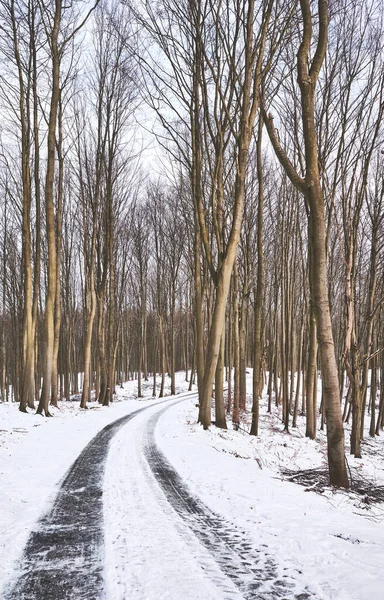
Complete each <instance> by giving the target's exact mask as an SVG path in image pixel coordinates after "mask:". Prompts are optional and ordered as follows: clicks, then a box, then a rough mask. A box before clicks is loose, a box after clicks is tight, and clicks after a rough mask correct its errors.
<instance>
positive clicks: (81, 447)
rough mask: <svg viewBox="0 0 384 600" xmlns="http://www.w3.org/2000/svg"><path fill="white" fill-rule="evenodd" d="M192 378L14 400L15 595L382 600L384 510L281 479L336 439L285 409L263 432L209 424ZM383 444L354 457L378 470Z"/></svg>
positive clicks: (6, 536)
mask: <svg viewBox="0 0 384 600" xmlns="http://www.w3.org/2000/svg"><path fill="white" fill-rule="evenodd" d="M186 385H187V384H186V383H185V382H184V381H183V379H182V377H181V376H180V377H179V381H178V389H179V390H180V392H181V393H180V394H179V395H178V396H176V397H173V398H171V397H167V398H166V399H163V400H159V399H154V398H151V382H146V389H145V393H146V398H145V399H142V400H138V399H137V398H135V383H134V382H129V384H126V385H125V386H124V389H121V390H119V398H118V400H117V401H116V402H114V403H113V405H112V406H111V407H110V408H104V407H100V406H99V405H97V403H92V406H91V410H89V411H82V410H81V409H79V406H78V404H76V403H75V402H73V403H62V405H61V406H60V408H59V409H56V412H55V418H54V419H42V418H41V417H39V416H37V415H34V414H31V413H30V414H28V415H24V414H22V413H19V412H18V411H17V406H15V405H10V404H9V405H1V406H0V409H1V419H2V427H1V429H0V598H1V600H5V598H7V599H12V600H15V599H16V598H17V599H18V600H48V599H49V600H66V599H71V600H92V599H94V600H154V599H155V598H156V600H180V599H181V598H182V599H183V600H184V599H185V600H200V599H201V600H203V599H204V600H205V599H209V600H211V599H212V600H225V599H228V600H236V599H239V600H240V599H241V598H243V599H247V600H248V599H251V598H255V599H257V600H261V599H268V600H272V599H273V600H274V599H275V598H276V599H278V598H280V599H286V600H294V599H296V600H297V599H300V600H304V599H307V598H312V599H316V600H381V598H382V597H383V594H382V591H383V590H382V586H383V579H382V565H383V561H384V537H383V522H384V521H383V519H382V518H381V517H382V507H381V506H380V505H378V506H374V505H372V506H370V505H365V504H364V503H362V501H361V500H359V499H357V498H356V496H353V495H352V496H350V495H348V494H345V493H342V492H336V491H335V490H331V489H325V490H324V492H323V495H319V494H315V493H313V492H310V493H306V490H305V489H304V488H302V487H300V486H297V485H295V484H293V483H288V482H286V481H282V480H281V477H280V475H279V467H280V466H281V465H292V467H294V468H297V469H300V468H305V467H306V466H311V465H316V464H321V463H322V461H323V455H324V442H323V441H313V440H308V439H306V438H305V437H304V435H303V433H302V430H300V428H298V429H297V430H296V431H295V432H292V434H291V435H287V434H284V432H282V431H281V432H279V428H281V429H282V426H281V424H280V416H279V414H278V413H276V415H274V416H272V417H271V415H267V414H265V415H263V416H262V419H263V422H262V427H261V435H260V436H259V437H258V438H252V437H250V436H248V435H246V433H245V432H241V431H238V432H236V431H233V430H232V429H231V427H230V424H229V429H228V430H227V431H223V430H220V429H216V428H215V427H212V428H211V429H210V430H209V431H203V430H202V429H201V427H200V426H199V425H198V424H197V423H196V415H197V410H196V406H195V405H196V397H195V396H194V394H193V393H192V394H191V393H183V389H184V390H185V386H186ZM183 386H184V387H183ZM272 429H273V433H272ZM320 435H321V434H320ZM320 435H319V437H320ZM381 449H382V445H380V444H377V445H376V453H375V455H372V456H370V457H368V456H366V457H365V459H364V461H360V462H357V463H356V465H360V466H361V468H362V469H363V468H364V469H365V470H366V471H368V469H369V470H370V471H371V472H373V471H376V473H377V474H378V475H379V474H380V473H381V471H380V470H379V469H380V464H381ZM349 461H351V459H349ZM71 464H72V465H73V466H72V467H71ZM355 468H356V466H355ZM368 472H369V471H368ZM31 532H32V533H31ZM23 548H24V552H23Z"/></svg>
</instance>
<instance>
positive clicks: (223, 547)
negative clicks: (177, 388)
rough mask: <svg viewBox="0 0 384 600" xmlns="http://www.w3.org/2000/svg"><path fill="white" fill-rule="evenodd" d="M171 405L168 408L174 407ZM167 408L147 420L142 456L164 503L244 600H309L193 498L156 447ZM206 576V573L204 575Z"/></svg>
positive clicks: (263, 551)
mask: <svg viewBox="0 0 384 600" xmlns="http://www.w3.org/2000/svg"><path fill="white" fill-rule="evenodd" d="M174 405H175V404H173V405H172V406H174ZM169 408H171V407H170V406H167V407H165V408H163V409H162V410H160V411H159V412H157V413H156V414H155V415H153V416H152V417H150V419H149V420H148V422H147V429H146V432H145V436H144V456H145V458H146V460H147V462H148V464H149V467H150V469H151V471H152V473H153V475H154V476H155V478H156V480H157V481H158V483H159V485H160V487H161V489H162V490H163V492H164V494H165V496H166V498H167V500H168V502H169V503H170V504H171V505H172V507H173V508H174V510H175V511H176V513H177V514H178V515H179V516H180V517H181V519H182V520H183V522H184V523H185V524H186V525H187V526H188V527H189V528H190V530H191V531H192V532H193V533H194V535H195V536H196V537H197V539H198V540H199V541H200V543H201V544H202V545H203V546H204V547H205V548H206V549H207V550H208V551H209V553H210V554H211V555H212V556H213V557H214V559H215V561H216V563H217V564H218V566H219V567H220V569H221V571H222V572H223V573H224V574H225V575H226V576H227V577H228V578H229V579H230V580H231V581H232V582H233V583H234V584H235V585H236V587H237V588H238V589H239V591H240V592H241V594H242V596H243V597H244V599H245V600H256V599H257V600H277V599H281V600H294V599H295V600H309V599H313V598H314V596H313V594H311V593H310V592H309V591H307V590H303V591H302V592H297V591H296V590H297V584H296V582H295V581H294V580H293V579H292V578H290V577H288V576H283V577H279V576H278V573H277V565H276V562H275V561H274V559H273V558H272V557H271V556H269V555H268V553H267V547H266V546H261V547H259V548H256V547H255V546H253V544H252V543H251V542H250V541H249V540H248V539H247V537H246V536H245V535H244V532H242V531H240V530H234V527H233V524H231V523H230V522H228V521H226V520H225V519H224V518H222V517H220V516H219V515H217V514H215V513H214V512H213V511H211V510H210V509H209V508H208V507H207V506H206V505H205V504H203V502H201V501H200V500H199V499H198V498H197V497H196V496H194V495H193V494H192V493H191V492H190V490H189V489H188V487H187V485H186V484H185V483H184V482H183V480H182V479H181V477H180V476H179V474H178V473H177V471H176V470H175V469H174V468H173V467H172V465H171V464H170V463H169V461H168V460H167V459H166V457H165V456H164V454H163V453H162V452H161V450H160V449H159V448H158V446H157V445H156V440H155V428H156V425H157V423H158V420H159V419H160V417H161V416H162V415H163V414H164V412H165V411H167V410H168V409H169ZM207 574H208V575H209V573H207Z"/></svg>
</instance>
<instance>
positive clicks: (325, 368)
mask: <svg viewBox="0 0 384 600" xmlns="http://www.w3.org/2000/svg"><path fill="white" fill-rule="evenodd" d="M300 8H301V15H302V23H303V29H302V37H301V43H300V47H299V50H298V54H297V72H298V83H299V87H300V95H301V111H302V115H301V117H302V125H303V137H304V146H305V167H306V172H305V178H304V179H303V178H302V177H300V176H299V175H298V173H297V172H296V170H295V168H294V166H293V165H292V163H291V162H290V160H289V158H288V156H287V154H286V153H285V151H284V150H283V148H282V146H281V143H280V140H279V137H278V135H277V132H276V129H275V127H274V125H273V117H271V116H269V117H268V116H267V114H266V112H265V111H263V116H264V120H265V123H266V126H267V130H268V134H269V137H270V139H271V142H272V145H273V147H274V150H275V152H276V154H277V156H278V158H279V160H280V162H281V164H282V165H283V167H284V169H285V171H286V173H287V175H288V177H289V178H290V179H291V181H292V183H293V184H294V185H295V187H296V188H297V189H298V190H299V191H300V192H301V193H302V194H303V195H304V197H305V199H306V202H307V206H308V209H309V232H310V239H309V245H310V252H311V269H310V274H309V279H310V291H311V301H312V305H313V307H314V311H315V317H316V325H317V338H318V343H319V351H320V363H321V370H322V383H323V401H324V408H325V418H326V422H327V442H328V465H329V476H330V482H331V484H333V485H336V486H340V487H346V488H348V487H349V482H348V476H347V470H346V464H345V455H344V452H345V449H344V430H343V424H342V419H341V408H340V394H339V379H338V370H337V364H336V356H335V347H334V342H333V334H332V323H331V314H330V308H329V298H328V281H327V255H326V245H325V243H326V226H325V215H324V195H323V190H322V188H321V184H320V174H319V157H318V148H317V135H316V127H315V89H316V84H317V80H318V76H319V72H320V69H321V67H322V64H323V61H324V57H325V53H326V48H327V40H328V2H327V1H326V0H319V2H318V9H319V14H318V29H319V31H318V37H317V42H316V48H315V51H314V53H313V54H312V52H311V56H310V48H311V45H312V43H313V39H312V38H313V33H312V13H311V4H310V1H309V0H300ZM312 57H313V58H312Z"/></svg>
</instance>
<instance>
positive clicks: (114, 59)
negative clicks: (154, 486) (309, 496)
mask: <svg viewBox="0 0 384 600" xmlns="http://www.w3.org/2000/svg"><path fill="white" fill-rule="evenodd" d="M383 19H384V12H383V7H382V3H381V2H380V1H379V0H360V1H358V2H354V3H350V2H347V0H332V2H327V1H325V0H319V1H318V2H314V1H312V0H300V2H298V3H292V2H289V1H287V0H262V1H258V0H228V1H227V2H217V1H216V0H185V1H182V2H180V0H158V1H156V2H152V1H149V2H148V1H144V0H136V1H134V0H133V1H132V2H128V1H123V2H122V1H119V0H101V1H100V2H95V3H90V2H78V1H77V2H75V1H74V0H72V1H69V2H65V3H64V2H62V1H61V0H2V1H1V2H0V32H1V34H0V114H1V125H0V272H1V276H0V317H1V319H0V397H1V401H3V402H10V401H12V402H18V403H19V406H20V410H21V411H24V412H27V411H28V410H31V409H35V410H37V412H38V413H41V414H43V415H46V416H49V415H50V412H49V411H50V408H49V407H50V404H53V405H55V404H57V402H58V400H59V399H67V400H68V399H69V398H70V397H71V395H74V394H81V406H82V407H83V408H86V407H87V403H88V402H89V401H90V399H91V397H96V398H97V399H98V401H99V402H100V403H102V404H104V405H108V404H109V403H110V402H111V401H112V400H113V394H114V390H115V387H116V386H117V385H120V384H122V383H123V382H124V381H126V380H127V379H130V378H136V379H137V382H138V384H137V390H138V396H139V397H140V396H141V389H142V382H143V381H144V380H147V379H148V377H149V375H152V376H153V377H154V393H156V387H155V386H156V378H157V381H159V380H161V387H160V396H162V395H163V394H164V380H165V375H166V374H169V375H170V377H171V380H172V386H171V387H172V393H175V372H176V371H180V370H184V371H185V377H186V378H187V380H189V381H190V386H192V384H193V383H196V384H197V385H198V390H199V409H198V410H199V414H198V419H199V421H200V422H201V423H202V426H203V427H204V428H205V429H207V428H208V427H209V426H210V425H211V405H212V396H213V395H214V397H215V402H214V407H215V424H216V426H217V427H222V428H226V422H227V420H228V419H230V420H232V421H233V423H234V424H236V425H238V424H239V422H240V417H241V411H244V410H246V409H247V410H251V412H252V426H251V430H250V433H251V434H252V435H258V431H259V401H260V398H261V395H262V392H263V390H264V394H266V397H267V402H268V411H269V412H270V411H271V408H272V404H273V403H275V404H277V405H281V407H282V422H283V427H284V429H285V430H286V431H290V429H291V428H292V427H295V426H296V422H297V418H298V415H299V414H303V415H305V418H306V435H307V436H308V437H309V438H312V439H314V438H315V437H316V431H317V429H318V428H321V429H326V432H327V442H328V463H329V472H330V481H331V483H333V484H335V485H339V486H343V487H348V477H347V472H346V465H345V441H344V431H343V422H350V423H351V425H352V434H351V439H350V448H349V450H350V452H351V453H352V454H354V455H355V456H356V457H360V456H361V440H362V439H363V434H364V422H365V421H366V422H367V421H369V435H370V436H371V437H372V438H374V437H375V436H378V435H380V433H381V431H382V430H383V427H384V385H383V379H382V377H383V373H384V352H383V349H384V304H383V299H384V268H383V265H384V256H383V252H384V181H383V177H384V169H383V166H384V164H383V163H384V140H383V112H384V50H383V47H384V46H383V41H384V38H383V33H384V21H383ZM250 367H253V394H252V396H253V397H252V398H248V400H249V401H251V403H248V405H246V400H247V398H246V383H245V379H246V371H247V369H248V368H250ZM319 376H320V377H319ZM320 386H321V393H320ZM318 398H319V399H320V398H321V400H319V401H318ZM347 442H348V444H349V440H347Z"/></svg>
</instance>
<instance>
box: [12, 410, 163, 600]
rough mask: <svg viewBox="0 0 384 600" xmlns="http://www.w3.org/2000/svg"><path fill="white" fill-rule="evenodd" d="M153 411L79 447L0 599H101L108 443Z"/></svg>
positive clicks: (122, 420) (112, 425) (108, 429)
mask: <svg viewBox="0 0 384 600" xmlns="http://www.w3.org/2000/svg"><path fill="white" fill-rule="evenodd" d="M166 401H167V400H163V401H162V402H159V403H158V404H162V403H163V402H166ZM152 406H156V405H153V404H151V405H150V406H145V407H143V408H140V409H138V410H136V411H134V412H132V413H130V414H129V415H126V416H124V417H121V418H120V419H117V420H116V421H114V422H112V423H110V424H109V425H107V426H106V427H104V429H102V430H101V431H100V432H99V433H98V434H97V435H96V436H95V437H94V438H93V439H92V440H91V441H90V442H89V443H88V445H87V446H86V447H85V448H84V450H83V451H82V452H81V454H80V455H79V456H78V458H77V459H76V461H75V462H74V463H73V465H72V467H71V468H70V469H69V471H68V473H67V475H66V476H65V478H64V480H63V482H62V484H61V486H60V489H59V491H58V493H57V496H56V498H55V500H54V503H53V506H52V507H51V508H50V510H49V511H48V512H47V513H46V514H45V515H44V516H43V517H41V518H40V520H39V521H38V522H37V527H36V529H35V531H33V532H32V533H31V535H30V537H29V539H28V541H27V544H26V547H25V549H24V552H23V555H22V558H21V564H20V565H19V573H18V578H17V580H16V581H12V582H11V584H10V585H9V586H8V589H6V591H5V595H4V597H3V600H104V598H105V591H104V577H103V567H104V564H103V563H104V549H103V545H104V534H103V509H102V494H103V491H102V488H103V477H104V470H105V463H106V459H107V455H108V449H109V444H110V442H111V440H112V438H113V436H114V435H115V434H116V433H117V432H118V431H119V429H121V427H123V426H124V425H125V424H126V423H128V422H129V421H130V420H131V419H133V418H134V417H136V416H137V415H138V414H140V413H142V412H143V411H145V410H147V409H149V408H151V407H152Z"/></svg>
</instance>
